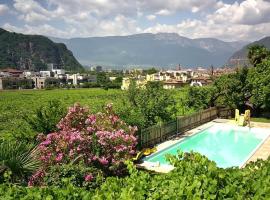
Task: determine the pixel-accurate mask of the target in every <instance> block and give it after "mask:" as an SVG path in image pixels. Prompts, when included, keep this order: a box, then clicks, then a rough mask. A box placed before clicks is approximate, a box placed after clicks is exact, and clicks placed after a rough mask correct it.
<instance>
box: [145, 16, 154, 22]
mask: <svg viewBox="0 0 270 200" xmlns="http://www.w3.org/2000/svg"><path fill="white" fill-rule="evenodd" d="M146 18H147V19H148V20H149V21H153V20H155V19H156V15H147V16H146Z"/></svg>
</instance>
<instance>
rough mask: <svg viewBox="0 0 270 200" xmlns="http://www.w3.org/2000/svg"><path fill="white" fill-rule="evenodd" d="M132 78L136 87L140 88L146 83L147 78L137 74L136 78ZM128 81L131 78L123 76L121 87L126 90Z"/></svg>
mask: <svg viewBox="0 0 270 200" xmlns="http://www.w3.org/2000/svg"><path fill="white" fill-rule="evenodd" d="M133 79H134V80H135V81H136V85H137V87H140V88H143V87H144V86H145V85H146V83H147V80H146V79H145V77H144V76H138V77H137V78H133ZM130 81H131V78H123V80H122V85H121V89H122V90H128V88H129V85H130Z"/></svg>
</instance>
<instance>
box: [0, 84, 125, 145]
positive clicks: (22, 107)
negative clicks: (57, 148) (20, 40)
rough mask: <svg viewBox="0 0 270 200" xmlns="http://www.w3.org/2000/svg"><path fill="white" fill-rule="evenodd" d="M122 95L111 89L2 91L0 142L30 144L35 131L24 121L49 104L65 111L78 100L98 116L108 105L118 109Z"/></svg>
mask: <svg viewBox="0 0 270 200" xmlns="http://www.w3.org/2000/svg"><path fill="white" fill-rule="evenodd" d="M123 94H124V92H123V91H121V90H113V89H111V90H108V91H105V90H103V89H71V90H67V89H61V90H60V89H55V90H28V91H26V90H21V91H3V92H1V94H0V138H4V139H14V140H20V141H22V140H23V141H29V140H33V138H34V137H35V136H36V131H35V130H33V129H32V127H31V126H30V125H29V124H28V123H27V122H26V121H25V120H24V117H25V116H28V117H32V114H34V116H35V113H36V111H37V110H38V108H40V107H47V106H48V102H49V101H52V100H54V99H58V100H59V101H61V103H62V104H63V107H65V108H67V107H69V106H70V105H72V104H74V103H75V102H78V100H79V101H80V102H81V104H82V105H86V106H89V107H91V110H92V111H93V112H98V111H101V110H102V108H103V106H104V105H106V104H108V103H114V106H115V107H116V108H118V107H120V104H121V98H122V96H124V95H123ZM54 125H55V124H54Z"/></svg>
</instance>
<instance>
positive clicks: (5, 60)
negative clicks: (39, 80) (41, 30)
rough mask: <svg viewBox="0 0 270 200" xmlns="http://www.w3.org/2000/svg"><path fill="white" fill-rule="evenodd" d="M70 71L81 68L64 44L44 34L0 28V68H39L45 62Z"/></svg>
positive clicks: (43, 65)
mask: <svg viewBox="0 0 270 200" xmlns="http://www.w3.org/2000/svg"><path fill="white" fill-rule="evenodd" d="M50 63H53V64H54V65H56V66H57V67H61V68H64V69H66V70H70V71H79V70H82V69H83V67H82V65H81V64H80V63H79V62H78V61H77V60H76V59H75V58H74V56H73V54H72V52H71V51H70V50H68V49H67V47H66V45H64V44H57V43H54V42H53V41H51V40H50V39H48V38H47V37H44V36H39V35H23V34H18V33H13V32H8V31H6V30H4V29H1V28H0V68H7V67H12V68H17V69H30V70H41V69H47V64H50Z"/></svg>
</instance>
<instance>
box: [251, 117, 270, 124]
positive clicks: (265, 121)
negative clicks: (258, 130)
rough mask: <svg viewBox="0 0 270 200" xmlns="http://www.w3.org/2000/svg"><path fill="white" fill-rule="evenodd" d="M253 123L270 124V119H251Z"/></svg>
mask: <svg viewBox="0 0 270 200" xmlns="http://www.w3.org/2000/svg"><path fill="white" fill-rule="evenodd" d="M251 121H252V122H263V123H270V119H268V118H254V117H252V118H251Z"/></svg>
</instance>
